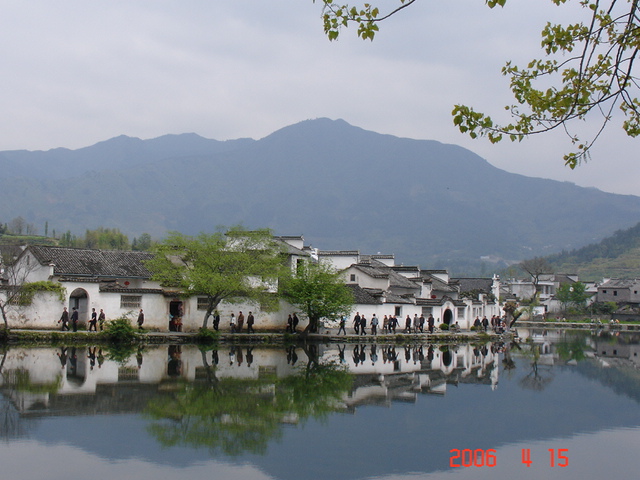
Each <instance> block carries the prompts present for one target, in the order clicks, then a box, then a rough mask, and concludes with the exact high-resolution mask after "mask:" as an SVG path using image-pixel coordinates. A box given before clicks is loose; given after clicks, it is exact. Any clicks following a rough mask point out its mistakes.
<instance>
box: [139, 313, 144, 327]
mask: <svg viewBox="0 0 640 480" xmlns="http://www.w3.org/2000/svg"><path fill="white" fill-rule="evenodd" d="M143 323H144V312H143V311H142V309H140V313H138V330H144V329H143V328H142V324H143Z"/></svg>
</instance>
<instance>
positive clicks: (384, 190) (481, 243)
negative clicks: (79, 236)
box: [0, 118, 640, 274]
mask: <svg viewBox="0 0 640 480" xmlns="http://www.w3.org/2000/svg"><path fill="white" fill-rule="evenodd" d="M0 171H2V172H3V175H2V176H1V178H0V191H2V195H3V198H4V199H10V201H3V202H0V220H2V221H3V222H4V221H9V220H10V219H11V218H13V217H15V216H18V215H21V216H22V217H24V218H25V220H26V221H27V222H30V223H33V224H34V225H36V226H39V225H44V223H45V221H48V222H49V225H50V228H51V229H53V228H55V229H56V231H57V232H58V233H60V232H62V231H66V230H67V229H70V230H71V231H72V232H74V233H82V232H84V230H85V229H87V228H90V229H93V228H97V227H99V226H104V227H107V228H113V227H117V228H119V229H120V230H121V231H122V232H125V233H127V234H128V235H130V236H137V235H139V234H140V233H143V232H147V233H150V234H151V235H152V236H154V237H156V238H158V237H162V236H163V235H164V234H165V232H166V231H167V230H178V231H181V232H183V233H188V234H194V233H198V232H200V231H212V230H214V229H215V227H216V226H218V225H234V224H239V223H240V224H243V225H244V226H245V227H248V228H254V227H269V228H272V229H273V230H274V231H275V232H276V233H278V234H283V235H300V234H303V235H304V236H305V239H306V240H307V242H308V243H311V244H312V245H313V246H316V247H319V248H322V249H360V250H361V251H362V252H363V253H376V252H378V251H380V252H384V253H394V254H396V257H397V258H398V261H400V262H404V263H414V264H419V265H421V266H423V267H425V268H450V269H452V271H453V272H454V273H455V274H462V273H471V272H472V271H474V270H473V268H479V267H480V266H481V264H482V262H485V268H494V267H498V266H500V265H504V264H506V263H505V262H509V261H517V260H520V259H523V258H528V257H532V256H536V255H547V254H549V253H554V252H559V251H561V250H563V249H564V250H571V249H574V248H578V247H581V246H583V245H586V244H589V243H593V242H597V241H599V240H601V239H602V238H604V237H605V236H607V235H610V234H611V232H613V231H615V230H618V229H621V228H628V227H630V226H632V225H634V224H636V223H637V222H638V221H639V220H640V197H636V196H632V195H616V194H611V193H605V192H602V191H599V190H597V189H594V188H582V187H578V186H576V185H574V184H571V183H568V182H557V181H552V180H545V179H540V178H530V177H525V176H522V175H516V174H512V173H508V172H505V171H504V170H500V169H498V168H495V167H493V166H492V165H490V164H489V163H488V162H487V161H486V160H484V159H482V158H481V157H479V156H478V155H476V154H474V153H473V152H471V151H469V150H466V149H464V148H462V147H459V146H455V145H445V144H442V143H439V142H436V141H430V140H412V139H407V138H399V137H395V136H391V135H382V134H379V133H375V132H371V131H366V130H363V129H361V128H358V127H355V126H352V125H349V124H348V123H347V122H345V121H343V120H329V119H326V118H321V119H316V120H308V121H304V122H300V123H298V124H295V125H291V126H288V127H285V128H283V129H281V130H278V131H276V132H274V133H273V134H271V135H269V136H267V137H265V138H262V139H260V140H251V139H240V140H231V141H226V142H219V141H216V140H207V139H204V138H202V137H199V136H197V135H195V134H185V135H166V136H163V137H160V138H157V139H153V140H140V139H136V138H130V137H125V136H121V137H117V138H114V139H111V140H107V141H105V142H100V143H98V144H96V145H93V146H91V147H86V148H82V149H79V150H66V149H54V150H50V151H47V152H28V151H10V152H9V151H5V152H0ZM482 258H485V259H489V258H490V259H491V261H492V262H496V263H487V262H488V260H482Z"/></svg>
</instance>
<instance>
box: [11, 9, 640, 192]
mask: <svg viewBox="0 0 640 480" xmlns="http://www.w3.org/2000/svg"><path fill="white" fill-rule="evenodd" d="M387 3H390V0H378V4H379V5H381V6H383V5H384V4H387ZM572 3H574V4H577V1H574V2H572ZM580 14H581V12H580V9H579V8H577V7H576V5H568V6H567V5H565V6H561V7H556V6H554V5H553V4H552V3H551V1H550V0H510V1H509V2H508V3H507V6H506V7H505V8H504V9H495V10H490V9H489V8H487V7H486V6H485V5H484V2H483V0H448V1H446V2H443V1H436V0H431V1H428V0H421V1H419V2H418V3H417V4H416V5H413V6H411V7H410V8H408V9H406V10H405V12H404V13H403V14H400V15H397V16H395V17H393V18H392V19H389V20H387V21H386V22H385V23H384V24H382V25H381V31H380V33H379V34H378V36H377V37H376V40H374V41H373V42H369V41H362V40H360V39H357V38H356V36H355V30H354V29H349V30H347V31H344V32H343V34H342V36H341V38H340V39H339V40H338V41H337V42H329V41H328V40H327V38H326V37H325V35H324V33H323V31H322V20H321V5H320V4H318V3H315V4H314V3H313V2H312V0H270V1H268V2H267V1H256V0H232V1H225V2H216V1H211V0H181V1H175V0H173V1H169V0H138V1H136V0H128V1H120V0H108V1H107V0H93V1H87V0H65V1H62V2H52V1H50V0H47V1H40V0H29V1H28V2H25V1H22V0H0V58H1V60H2V66H3V68H2V71H3V74H2V75H1V76H0V111H1V112H2V116H1V117H0V132H2V134H1V135H0V150H14V149H27V150H47V149H50V148H55V147H67V148H72V149H75V148H80V147H84V146H88V145H92V144H94V143H96V142H99V141H102V140H106V139H108V138H111V137H114V136H117V135H121V134H125V135H129V136H133V137H139V138H143V139H147V138H154V137H158V136H161V135H164V134H168V133H175V134H177V133H186V132H195V133H197V134H199V135H202V136H204V137H207V138H213V139H217V140H226V139H234V138H240V137H251V138H255V139H258V138H262V137H264V136H266V135H268V134H270V133H272V132H273V131H275V130H277V129H279V128H282V127H285V126H287V125H291V124H293V123H297V122H300V121H302V120H306V119H310V118H318V117H329V118H332V119H338V118H341V119H344V120H346V121H347V122H349V123H351V124H352V125H356V126H359V127H362V128H365V129H367V130H373V131H376V132H379V133H386V134H392V135H397V136H401V137H409V138H416V139H432V140H438V141H441V142H444V143H453V144H458V145H462V146H464V147H466V148H469V149H470V150H472V151H474V152H476V153H478V154H479V155H481V156H482V157H484V158H485V159H487V160H488V161H489V162H490V163H492V164H493V165H495V166H497V167H499V168H503V169H505V170H508V171H510V172H516V173H522V174H525V175H530V176H537V177H545V178H553V179H558V180H566V181H571V182H574V183H576V184H578V185H583V186H594V187H597V188H600V189H602V190H605V191H610V192H616V193H624V194H634V195H640V182H638V181H637V179H638V178H639V174H640V164H639V163H638V161H637V157H638V155H637V150H638V146H639V145H640V144H639V143H638V141H635V140H632V139H629V138H627V137H626V136H624V134H623V133H622V130H621V129H620V127H619V124H616V125H612V126H611V127H610V128H609V129H608V131H607V132H606V134H605V135H604V136H603V137H602V138H601V139H600V140H599V142H598V144H597V146H596V147H595V148H594V150H593V158H592V160H591V161H590V162H589V163H588V164H587V165H583V166H581V167H579V168H578V169H577V170H574V171H571V170H570V169H568V168H567V167H564V165H563V161H562V155H563V154H564V153H566V152H567V151H569V150H570V147H571V146H570V144H569V142H568V140H567V138H566V136H565V135H564V134H563V133H562V132H559V133H557V134H552V135H545V136H539V137H537V138H533V139H529V140H525V141H524V142H522V143H517V144H511V143H504V142H503V143H502V144H499V145H491V144H489V143H488V142H487V141H486V140H471V139H469V138H468V137H466V136H463V135H462V134H460V133H459V132H458V131H457V129H456V128H455V127H454V126H453V124H452V120H451V110H452V108H453V106H454V105H455V104H457V103H463V104H467V105H472V106H474V107H476V109H478V110H480V111H485V112H487V113H494V114H495V115H496V116H497V117H499V115H500V114H501V112H503V108H502V107H504V106H505V105H507V104H510V103H512V101H511V96H510V92H509V90H508V83H507V79H505V78H504V77H502V75H501V74H500V69H501V68H502V66H503V65H504V63H505V62H506V61H507V60H514V61H515V62H516V63H520V64H526V63H527V61H528V60H530V59H532V58H537V57H539V56H540V54H541V51H540V49H539V45H540V36H539V32H540V30H541V29H542V28H543V27H544V25H545V22H546V21H547V20H552V21H554V22H555V21H562V20H565V21H566V20H567V19H571V20H574V19H575V18H576V15H580ZM586 128H588V125H587V126H586ZM634 147H635V149H634ZM499 187H500V186H499V185H486V186H484V185H479V186H478V190H479V192H483V191H486V192H489V191H499Z"/></svg>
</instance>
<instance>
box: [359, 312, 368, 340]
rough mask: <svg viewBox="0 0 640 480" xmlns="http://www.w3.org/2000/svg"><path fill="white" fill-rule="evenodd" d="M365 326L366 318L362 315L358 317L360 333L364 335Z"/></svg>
mask: <svg viewBox="0 0 640 480" xmlns="http://www.w3.org/2000/svg"><path fill="white" fill-rule="evenodd" d="M366 326H367V319H366V318H365V317H364V315H362V316H361V317H360V335H366V334H367V332H366V331H365V330H364V329H365V327H366Z"/></svg>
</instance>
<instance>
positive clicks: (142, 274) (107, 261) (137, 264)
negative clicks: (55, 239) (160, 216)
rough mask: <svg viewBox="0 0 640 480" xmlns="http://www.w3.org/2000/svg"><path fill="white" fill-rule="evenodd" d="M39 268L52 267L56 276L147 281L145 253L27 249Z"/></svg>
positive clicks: (35, 246)
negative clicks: (140, 279) (42, 266)
mask: <svg viewBox="0 0 640 480" xmlns="http://www.w3.org/2000/svg"><path fill="white" fill-rule="evenodd" d="M27 250H28V251H30V252H31V253H32V254H33V255H34V256H35V257H36V259H37V260H38V262H40V263H41V264H42V265H49V264H53V265H54V267H53V274H54V275H56V276H87V277H120V278H122V277H129V278H132V277H133V278H150V277H151V272H149V270H147V268H146V267H145V266H144V263H143V262H144V261H145V260H149V259H150V258H152V256H153V255H152V254H151V253H149V252H134V251H121V250H91V249H88V248H65V247H51V246H44V245H32V246H30V247H28V248H27Z"/></svg>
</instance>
